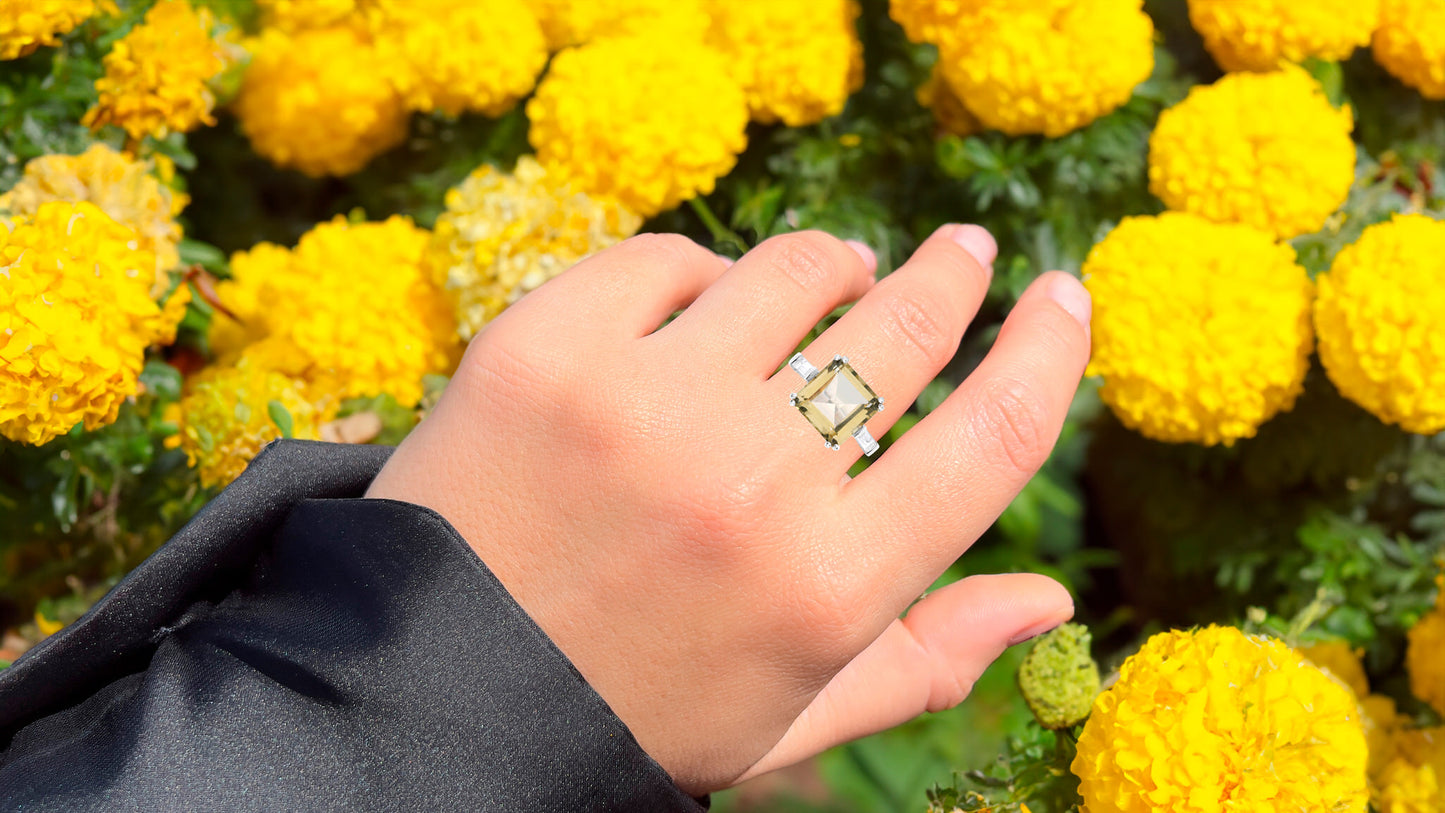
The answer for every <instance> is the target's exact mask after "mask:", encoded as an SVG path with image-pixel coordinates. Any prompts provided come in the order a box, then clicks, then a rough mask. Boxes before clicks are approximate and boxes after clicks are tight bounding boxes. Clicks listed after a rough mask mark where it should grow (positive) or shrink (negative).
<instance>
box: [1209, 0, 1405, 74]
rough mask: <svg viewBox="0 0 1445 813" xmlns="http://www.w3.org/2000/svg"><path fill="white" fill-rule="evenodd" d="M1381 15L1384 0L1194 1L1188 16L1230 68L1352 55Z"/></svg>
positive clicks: (1221, 62) (1216, 57)
mask: <svg viewBox="0 0 1445 813" xmlns="http://www.w3.org/2000/svg"><path fill="white" fill-rule="evenodd" d="M1379 19H1380V0H1311V2H1308V3H1300V2H1295V0H1189V21H1190V22H1191V23H1193V24H1194V28H1195V30H1196V31H1198V32H1199V34H1200V36H1202V37H1203V38H1204V47H1205V48H1207V49H1208V50H1209V53H1210V54H1211V55H1213V56H1214V61H1215V62H1218V63H1219V66H1220V67H1221V68H1224V69H1225V70H1227V71H1267V70H1272V69H1274V68H1277V67H1279V64H1280V63H1281V62H1303V61H1304V60H1306V59H1309V58H1310V57H1316V58H1318V59H1327V60H1331V61H1337V60H1342V59H1348V58H1349V56H1350V54H1352V53H1354V51H1355V49H1356V48H1358V47H1360V46H1362V45H1368V44H1369V43H1370V34H1371V32H1373V31H1374V30H1375V25H1376V24H1377V23H1378V22H1379Z"/></svg>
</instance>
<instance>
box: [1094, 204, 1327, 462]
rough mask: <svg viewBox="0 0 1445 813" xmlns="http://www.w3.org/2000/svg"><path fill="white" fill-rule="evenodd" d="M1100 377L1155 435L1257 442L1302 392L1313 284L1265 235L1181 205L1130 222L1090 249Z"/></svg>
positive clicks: (1119, 407) (1109, 398) (1110, 398)
mask: <svg viewBox="0 0 1445 813" xmlns="http://www.w3.org/2000/svg"><path fill="white" fill-rule="evenodd" d="M1083 276H1084V285H1085V286H1086V287H1087V288H1088V289H1089V291H1090V293H1092V294H1093V297H1094V318H1093V325H1092V329H1093V337H1094V354H1093V359H1092V360H1091V361H1090V363H1089V372H1090V374H1092V375H1101V376H1103V377H1104V386H1103V388H1102V389H1101V390H1100V396H1101V397H1102V398H1103V400H1104V402H1105V403H1107V404H1108V405H1109V407H1110V408H1111V409H1113V411H1114V414H1115V415H1117V416H1118V417H1119V420H1120V421H1122V422H1123V423H1124V425H1125V426H1128V427H1129V428H1131V429H1135V430H1137V431H1139V432H1140V433H1141V434H1143V435H1145V436H1147V437H1150V438H1153V439H1155V440H1163V441H1173V442H1183V441H1187V442H1193V443H1201V444H1205V445H1213V444H1216V443H1224V444H1226V445H1228V444H1232V443H1233V442H1234V441H1236V440H1238V439H1240V438H1247V437H1253V436H1254V434H1255V431H1256V430H1257V429H1258V428H1259V426H1260V424H1262V423H1264V422H1265V421H1267V420H1269V419H1270V418H1271V417H1273V416H1274V415H1275V414H1277V413H1279V412H1283V411H1287V410H1289V409H1290V408H1291V407H1293V406H1294V402H1295V399H1296V398H1297V397H1298V396H1299V394H1300V393H1301V392H1302V391H1303V389H1304V378H1305V373H1306V372H1307V371H1308V369H1309V357H1310V351H1311V349H1312V347H1313V337H1312V333H1311V329H1310V303H1311V300H1312V298H1313V295H1314V286H1313V285H1312V284H1311V282H1310V279H1309V276H1308V275H1307V274H1306V273H1305V270H1304V269H1303V268H1301V267H1300V266H1299V265H1297V264H1296V262H1295V253H1294V250H1293V249H1292V248H1290V247H1289V246H1288V245H1286V244H1281V243H1277V242H1275V240H1274V239H1273V238H1272V237H1271V236H1270V235H1269V234H1267V233H1266V232H1262V231H1260V230H1258V229H1253V228H1250V227H1249V226H1240V225H1237V224H1221V223H1211V222H1210V221H1208V220H1205V219H1203V218H1201V217H1196V216H1194V215H1190V214H1184V213H1182V212H1165V213H1164V214H1162V215H1159V216H1157V217H1130V218H1125V219H1124V221H1123V222H1122V223H1120V224H1119V226H1118V227H1117V228H1115V229H1114V230H1113V231H1112V232H1110V233H1109V235H1108V237H1106V238H1104V240H1103V241H1102V242H1100V243H1099V244H1098V245H1096V246H1094V248H1093V250H1092V251H1090V252H1089V256H1088V259H1086V260H1085V262H1084V267H1083Z"/></svg>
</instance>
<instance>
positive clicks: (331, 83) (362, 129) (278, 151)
mask: <svg viewBox="0 0 1445 813" xmlns="http://www.w3.org/2000/svg"><path fill="white" fill-rule="evenodd" d="M250 49H251V52H252V58H251V64H250V65H249V66H247V68H246V73H245V76H244V77H243V79H242V81H241V91H240V94H239V95H238V96H237V98H236V103H235V112H236V116H237V118H239V119H240V123H241V130H242V131H243V132H245V134H246V136H247V138H249V139H250V140H251V146H252V148H254V149H255V150H256V152H257V153H259V154H260V155H261V156H263V157H264V158H266V159H267V160H269V161H271V163H273V164H276V165H277V166H280V167H286V168H288V169H297V170H300V171H302V172H304V173H306V174H307V175H311V176H313V177H318V176H322V175H350V174H351V173H353V172H356V171H357V170H359V169H361V168H362V167H363V166H365V165H366V164H367V162H368V161H370V160H371V159H372V158H375V157H376V156H377V155H380V154H381V153H383V152H386V151H387V150H389V149H391V148H392V147H395V146H397V145H398V144H400V143H401V142H402V141H404V140H405V139H406V131H407V123H408V115H407V110H406V104H405V103H404V101H403V100H402V98H401V95H400V94H398V93H397V92H396V88H395V87H393V86H392V84H391V81H390V78H391V75H392V72H391V71H390V70H389V69H388V68H387V67H386V64H385V63H383V62H382V61H381V60H380V58H379V56H378V54H377V52H376V50H375V49H374V48H372V46H371V45H370V42H369V40H368V39H367V38H366V37H365V36H364V35H363V34H361V33H358V32H357V31H354V30H352V29H350V28H329V29H324V30H317V31H306V32H302V33H300V34H297V35H295V36H288V35H286V34H283V33H281V32H280V31H279V30H275V29H273V30H269V31H266V32H264V33H263V34H262V35H261V37H260V38H259V39H257V40H254V41H252V43H251V44H250Z"/></svg>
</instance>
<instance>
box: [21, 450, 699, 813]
mask: <svg viewBox="0 0 1445 813" xmlns="http://www.w3.org/2000/svg"><path fill="white" fill-rule="evenodd" d="M388 451H389V450H381V449H377V448H376V447H356V446H338V445H331V444H320V443H306V442H300V441H284V442H281V443H278V444H273V445H272V446H271V447H269V448H268V450H267V451H266V452H263V454H262V455H261V456H260V457H258V458H257V459H256V461H255V462H254V463H253V464H252V466H251V467H250V468H249V469H248V470H247V472H246V473H245V474H244V475H243V476H242V477H241V478H240V479H239V480H237V482H236V483H235V484H233V485H232V486H231V487H230V488H229V489H227V490H226V491H225V492H224V493H223V494H221V495H220V496H219V497H218V498H217V499H216V500H214V501H213V502H212V504H211V505H210V506H208V508H207V509H206V510H205V511H203V512H202V513H201V514H199V515H198V516H197V517H196V518H195V519H194V520H193V521H192V522H191V523H190V524H189V525H187V527H186V528H185V529H183V530H182V531H181V532H180V533H179V534H177V536H176V537H175V539H173V540H172V541H171V542H170V543H168V544H167V545H166V546H165V547H164V548H162V549H161V550H160V551H158V552H157V553H156V554H155V555H154V556H152V557H151V558H150V559H148V560H147V561H146V562H145V563H144V564H142V566H141V567H140V568H137V570H136V571H135V572H134V573H132V575H131V576H129V577H128V578H127V579H126V580H124V581H123V582H122V583H121V584H120V585H119V586H118V587H117V588H116V589H115V590H113V591H112V592H111V593H110V594H109V595H107V596H106V598H105V599H103V600H102V601H101V602H100V603H99V604H97V605H96V607H95V608H94V609H93V610H92V611H91V612H90V613H89V614H87V616H86V617H85V618H83V619H81V620H80V621H79V622H77V623H76V624H74V625H72V626H71V627H69V628H67V629H66V630H65V631H63V632H61V633H59V634H57V635H56V636H53V637H52V639H50V640H49V641H48V642H47V643H46V644H44V645H42V646H41V647H38V648H37V649H36V650H34V651H33V653H32V654H28V655H27V656H25V657H23V658H21V659H20V660H19V661H18V662H17V663H16V664H15V665H14V666H13V667H11V668H10V669H7V670H4V671H0V748H3V749H4V750H3V751H0V806H3V807H7V808H13V807H16V806H19V807H24V808H26V809H37V810H40V809H66V810H87V809H138V808H145V807H149V808H153V809H154V808H174V807H177V806H181V807H191V806H193V805H192V803H193V802H196V801H197V800H200V801H199V804H196V805H194V806H195V807H198V808H205V809H210V808H214V809H231V810H236V809H268V810H269V809H348V810H417V809H437V810H487V811H490V810H497V811H501V810H508V811H527V810H538V811H553V810H555V811H578V810H685V811H696V810H701V809H703V808H702V807H701V805H700V804H699V803H698V802H697V801H696V800H693V799H690V798H689V797H688V796H687V795H686V794H684V793H682V792H681V791H680V790H678V788H677V787H676V785H674V784H673V783H672V781H671V779H670V778H669V777H668V775H667V773H666V772H665V771H664V770H663V769H662V768H661V767H660V766H659V765H658V764H657V763H656V762H655V761H653V760H652V759H651V758H650V757H648V756H647V754H646V753H645V752H643V750H642V749H641V748H640V747H639V746H638V744H637V742H636V741H635V739H634V738H633V737H632V735H631V733H630V732H629V731H628V730H627V728H626V726H625V725H624V724H623V723H622V721H621V720H620V719H618V718H617V716H616V715H615V714H613V713H612V711H611V710H610V709H609V708H608V707H607V705H606V703H605V702H604V701H603V700H602V698H601V697H600V696H599V695H598V694H597V693H596V692H595V691H594V690H593V689H592V688H591V687H590V686H589V685H588V684H587V683H586V681H585V680H584V679H583V678H582V676H581V675H580V674H579V673H578V672H577V670H576V669H575V668H574V667H573V666H572V665H571V663H570V662H569V661H568V660H567V658H566V657H565V656H564V655H563V654H562V653H561V652H560V651H559V650H558V649H557V648H556V647H555V646H554V645H553V644H552V642H551V641H550V640H549V639H548V638H547V636H546V635H545V634H544V633H543V632H542V631H541V629H540V628H538V627H537V626H536V624H535V623H533V622H532V620H531V619H530V618H529V617H528V616H527V615H526V613H525V612H524V611H523V610H522V609H521V607H519V606H518V605H517V604H516V602H515V601H513V600H512V598H511V596H510V595H509V594H508V593H507V591H506V590H505V588H504V587H503V586H502V585H501V583H500V582H498V581H497V579H496V578H495V576H493V575H492V573H491V572H490V571H489V570H487V568H486V567H485V566H484V565H483V564H482V562H481V560H480V559H478V558H477V556H476V554H475V553H474V552H473V551H472V550H471V548H470V547H469V546H468V545H467V544H466V542H465V541H464V540H463V539H462V538H461V537H460V536H459V535H458V534H457V533H456V531H455V530H454V529H453V528H452V527H451V526H450V525H449V524H448V523H447V522H446V521H445V520H444V519H443V518H442V517H440V516H439V515H437V514H436V513H434V512H432V511H430V510H428V509H425V508H421V507H418V506H415V505H411V504H408V503H401V502H393V501H387V500H366V499H357V498H358V497H360V495H361V494H362V493H364V491H365V488H366V485H367V484H368V483H369V482H370V480H371V479H372V477H374V475H375V473H376V471H377V470H379V468H380V465H381V463H383V462H384V461H385V458H386V454H387V452H388Z"/></svg>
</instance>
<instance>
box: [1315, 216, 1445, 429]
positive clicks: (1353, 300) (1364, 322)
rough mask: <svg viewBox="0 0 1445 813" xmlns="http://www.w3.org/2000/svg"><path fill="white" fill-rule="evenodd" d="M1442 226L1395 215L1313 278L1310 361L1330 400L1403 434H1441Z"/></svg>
mask: <svg viewBox="0 0 1445 813" xmlns="http://www.w3.org/2000/svg"><path fill="white" fill-rule="evenodd" d="M1441 275H1445V223H1440V222H1437V221H1434V220H1431V219H1430V218H1428V217H1425V216H1424V215H1406V216H1399V215H1397V216H1396V217H1395V218H1394V219H1393V220H1391V221H1390V222H1388V223H1380V224H1376V225H1374V226H1371V227H1370V228H1368V229H1365V233H1364V234H1363V235H1361V236H1360V239H1359V240H1358V241H1356V242H1355V243H1354V244H1353V245H1349V246H1346V247H1345V248H1344V249H1343V250H1342V251H1340V253H1339V254H1338V255H1336V257H1335V262H1334V266H1333V267H1332V268H1331V269H1330V271H1329V273H1327V274H1321V275H1320V277H1319V289H1320V294H1319V301H1318V302H1317V303H1316V305H1315V328H1316V330H1317V331H1318V333H1319V337H1320V361H1322V362H1323V363H1324V365H1325V372H1327V373H1328V374H1329V377H1330V380H1331V381H1332V382H1334V384H1335V387H1336V388H1338V389H1339V391H1340V394H1342V395H1344V396H1345V397H1346V398H1349V399H1350V400H1351V401H1354V402H1355V403H1357V404H1359V405H1360V406H1362V407H1364V408H1365V409H1367V410H1369V411H1370V412H1372V413H1374V414H1375V415H1376V416H1377V417H1378V418H1379V419H1380V420H1382V421H1384V422H1386V423H1391V424H1397V425H1399V426H1401V427H1403V428H1405V429H1406V430H1408V431H1411V432H1419V433H1422V434H1426V435H1429V434H1434V433H1436V432H1439V431H1440V430H1441V429H1445V334H1442V333H1441V331H1440V328H1439V326H1440V324H1441V323H1442V321H1445V291H1442V290H1441V289H1440V286H1439V285H1438V280H1439V279H1441Z"/></svg>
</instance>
